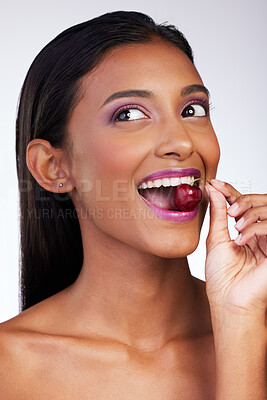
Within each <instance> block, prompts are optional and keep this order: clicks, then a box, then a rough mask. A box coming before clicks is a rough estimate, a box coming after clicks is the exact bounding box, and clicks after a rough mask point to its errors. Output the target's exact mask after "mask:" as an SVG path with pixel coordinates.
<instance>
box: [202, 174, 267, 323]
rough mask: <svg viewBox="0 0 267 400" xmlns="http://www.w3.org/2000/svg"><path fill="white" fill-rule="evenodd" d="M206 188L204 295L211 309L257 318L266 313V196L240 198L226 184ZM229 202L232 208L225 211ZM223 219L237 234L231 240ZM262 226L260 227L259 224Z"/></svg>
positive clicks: (218, 183)
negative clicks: (231, 220) (207, 226)
mask: <svg viewBox="0 0 267 400" xmlns="http://www.w3.org/2000/svg"><path fill="white" fill-rule="evenodd" d="M211 183H212V186H211V185H208V184H206V188H207V192H208V194H209V198H210V230H209V234H208V237H207V241H206V244H207V258H206V266H205V277H206V291H207V296H208V299H209V302H210V306H211V308H212V309H216V312H217V310H218V311H222V312H223V313H225V312H229V311H230V312H231V313H233V314H238V315H240V316H243V315H255V313H257V312H258V311H259V312H260V313H264V315H265V311H266V309H267V195H266V194H251V195H242V194H241V193H239V192H238V191H237V190H236V189H235V188H234V187H233V186H231V185H230V184H227V183H224V182H220V181H216V180H212V181H211ZM226 200H227V202H228V203H229V204H230V205H231V207H229V208H228V210H227V204H226ZM227 214H228V215H229V216H231V217H235V220H236V221H237V224H236V225H235V227H236V229H237V230H238V231H239V232H240V234H239V235H238V237H237V238H236V239H235V240H231V238H230V235H229V231H228V221H227ZM258 221H260V222H258Z"/></svg>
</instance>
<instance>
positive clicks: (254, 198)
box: [227, 194, 267, 217]
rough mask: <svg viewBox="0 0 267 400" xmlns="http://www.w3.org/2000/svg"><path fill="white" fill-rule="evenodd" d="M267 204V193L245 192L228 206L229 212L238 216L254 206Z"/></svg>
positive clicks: (232, 215) (233, 215)
mask: <svg viewBox="0 0 267 400" xmlns="http://www.w3.org/2000/svg"><path fill="white" fill-rule="evenodd" d="M261 206H267V195H266V194H244V195H241V196H239V197H238V198H237V199H236V201H235V202H234V203H233V204H232V205H231V207H229V208H228V210H227V214H229V215H230V216H231V217H237V216H240V215H241V214H243V213H244V212H245V211H247V210H249V209H250V208H252V207H261Z"/></svg>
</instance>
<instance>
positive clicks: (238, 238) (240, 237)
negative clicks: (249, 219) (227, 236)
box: [234, 233, 242, 243]
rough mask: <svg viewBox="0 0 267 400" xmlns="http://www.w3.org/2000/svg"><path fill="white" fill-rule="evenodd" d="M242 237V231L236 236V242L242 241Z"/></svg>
mask: <svg viewBox="0 0 267 400" xmlns="http://www.w3.org/2000/svg"><path fill="white" fill-rule="evenodd" d="M241 239H242V235H241V233H239V235H238V236H237V237H236V238H235V240H234V241H235V243H239V242H241Z"/></svg>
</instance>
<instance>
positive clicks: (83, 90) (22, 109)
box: [0, 11, 267, 400]
mask: <svg viewBox="0 0 267 400" xmlns="http://www.w3.org/2000/svg"><path fill="white" fill-rule="evenodd" d="M208 95H209V93H208V90H207V89H206V88H205V86H204V85H203V82H202V80H201V78H200V76H199V74H198V72H197V70H196V68H195V66H194V62H193V55H192V50H191V48H190V46H189V44H188V42H187V41H186V39H185V38H184V36H183V35H182V34H181V33H180V32H179V31H178V30H177V29H176V28H175V27H174V26H166V25H156V24H155V23H154V21H153V20H152V19H151V18H149V17H148V16H146V15H144V14H141V13H138V12H123V11H118V12H113V13H108V14H105V15H102V16H100V17H98V18H95V19H93V20H91V21H87V22H85V23H83V24H79V25H77V26H74V27H72V28H70V29H68V30H66V31H64V32H62V33H61V34H60V35H59V36H57V37H56V38H55V39H54V40H53V41H52V42H51V43H49V44H48V45H47V46H46V47H45V48H44V49H43V50H42V51H41V52H40V54H39V55H38V56H37V57H36V59H35V60H34V62H33V64H32V66H31V68H30V70H29V72H28V75H27V77H26V80H25V83H24V85H23V88H22V93H21V98H20V106H19V111H18V118H17V142H16V151H17V169H18V178H19V184H20V200H21V289H22V312H21V313H20V314H19V315H18V316H16V317H15V318H12V319H10V320H9V321H6V322H4V323H2V324H1V354H2V357H1V367H0V370H1V382H4V383H3V385H2V388H1V390H2V397H3V398H5V399H12V400H13V399H20V400H21V399H24V398H25V399H27V400H30V399H37V398H38V400H42V399H51V398H53V399H64V400H66V399H76V398H77V399H79V400H83V399H94V400H95V399H124V400H126V399H136V398H140V399H177V398H179V399H181V400H185V399H188V400H189V399H190V400H192V399H196V398H197V399H205V400H207V399H214V398H215V399H216V400H221V399H224V400H225V399H228V400H231V399H234V400H239V399H240V400H241V399H242V400H247V399H252V398H253V399H255V398H257V399H258V400H263V399H265V400H266V393H267V392H266V364H265V353H266V341H267V328H266V324H265V313H266V305H267V261H266V255H267V251H266V243H267V242H266V232H267V228H266V216H267V198H266V195H257V194H255V195H251V196H243V195H241V193H239V192H238V191H237V190H236V189H235V188H234V187H232V186H231V185H229V184H227V183H223V182H219V181H216V180H214V178H215V176H216V169H217V165H218V161H219V154H220V152H219V146H218V142H217V139H216V136H215V133H214V131H213V128H212V125H211V121H210V118H209V99H208ZM166 171H167V172H166ZM158 172H160V174H158ZM155 173H156V174H155ZM170 175H171V176H172V178H176V181H173V180H171V181H168V180H167V181H166V177H169V178H170ZM182 177H183V179H185V180H186V182H187V183H193V179H194V178H196V177H202V178H205V179H207V180H208V181H211V183H212V185H209V184H206V185H205V183H204V180H200V181H199V182H200V183H199V188H200V189H201V190H202V193H203V198H202V201H201V202H200V204H199V206H198V207H196V208H195V209H193V210H192V211H188V212H187V211H186V212H181V211H177V209H176V208H175V207H174V205H173V200H172V199H173V195H174V191H175V189H171V187H168V184H170V183H171V184H174V186H177V185H179V184H181V182H182ZM161 178H162V179H163V178H164V179H165V180H164V181H163V180H162V181H161V180H159V179H161ZM177 179H178V180H177ZM144 182H147V187H146V185H143V183H144ZM151 182H152V183H151ZM154 182H156V183H155V186H156V187H152V184H153V183H154ZM157 185H161V186H164V185H167V186H166V187H163V188H161V189H162V190H161V189H160V187H158V188H157ZM205 188H206V191H205V190H204V189H205ZM208 200H210V205H211V220H210V231H209V235H208V238H207V258H206V265H205V273H206V283H205V282H202V281H200V280H198V279H196V278H194V277H193V276H192V275H191V274H190V270H189V267H188V263H187V258H186V256H187V255H189V254H190V253H192V252H193V251H194V250H195V248H196V247H197V245H198V241H199V235H200V230H201V226H202V222H203V219H204V215H205V212H206V208H207V204H208ZM226 201H227V202H228V203H229V204H230V205H231V207H230V208H228V210H227V206H226V204H227V203H226ZM153 204H154V205H153ZM156 207H158V208H156ZM166 208H167V209H169V210H172V212H170V211H169V212H168V211H167V210H166ZM162 210H163V211H162ZM227 214H228V215H229V216H231V217H235V218H236V220H237V221H238V222H237V225H236V228H237V230H238V231H239V232H240V235H239V236H238V238H237V239H236V240H235V241H232V240H231V239H230V237H229V233H228V228H227ZM257 221H262V222H261V223H256V222H257ZM103 382H104V385H103Z"/></svg>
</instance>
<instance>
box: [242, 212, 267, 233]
mask: <svg viewBox="0 0 267 400" xmlns="http://www.w3.org/2000/svg"><path fill="white" fill-rule="evenodd" d="M264 220H267V207H266V206H261V207H255V208H254V207H252V208H250V209H249V210H247V211H246V212H245V213H244V214H243V215H242V217H241V218H240V219H239V220H238V222H237V223H236V224H235V228H236V229H237V230H238V231H239V232H242V230H244V229H245V228H246V227H247V226H248V225H250V224H253V223H255V222H257V221H264Z"/></svg>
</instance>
